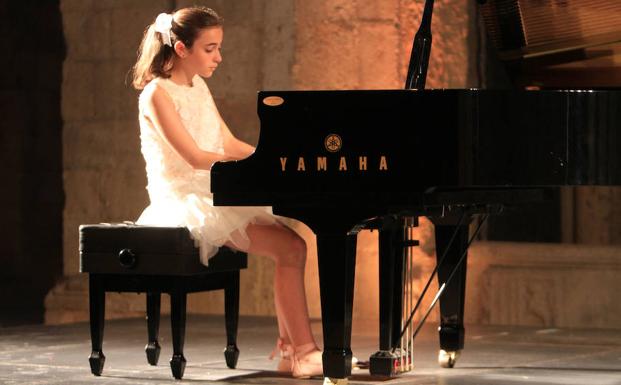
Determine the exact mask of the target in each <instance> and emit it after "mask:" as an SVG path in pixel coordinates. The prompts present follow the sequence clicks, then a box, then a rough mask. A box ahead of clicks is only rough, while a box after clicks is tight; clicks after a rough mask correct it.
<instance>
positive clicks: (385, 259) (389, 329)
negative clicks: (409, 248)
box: [369, 218, 403, 376]
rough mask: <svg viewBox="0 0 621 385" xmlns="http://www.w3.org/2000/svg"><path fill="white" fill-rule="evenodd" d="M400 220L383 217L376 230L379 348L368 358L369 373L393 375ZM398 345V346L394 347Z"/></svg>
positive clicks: (400, 276) (399, 279)
mask: <svg viewBox="0 0 621 385" xmlns="http://www.w3.org/2000/svg"><path fill="white" fill-rule="evenodd" d="M402 244H403V223H402V221H399V220H394V219H391V218H386V219H385V220H384V223H383V225H382V226H381V227H380V229H379V297H380V298H379V302H380V303H379V317H380V319H379V323H380V330H379V351H377V352H375V353H374V354H373V355H372V356H371V357H370V359H369V372H370V373H371V374H372V375H379V376H395V375H396V374H397V373H398V372H399V370H398V369H399V368H398V367H397V366H396V365H398V364H399V356H398V355H397V354H395V353H393V352H392V349H393V347H394V345H393V344H399V341H398V340H399V334H400V333H401V318H402V314H401V310H402V302H403V274H402V271H403V246H402ZM397 348H399V346H397Z"/></svg>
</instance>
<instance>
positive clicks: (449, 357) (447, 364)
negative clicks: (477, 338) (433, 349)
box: [438, 349, 460, 368]
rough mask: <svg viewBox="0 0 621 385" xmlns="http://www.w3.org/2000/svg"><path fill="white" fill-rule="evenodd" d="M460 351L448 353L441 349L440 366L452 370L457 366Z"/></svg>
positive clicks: (439, 353) (439, 354)
mask: <svg viewBox="0 0 621 385" xmlns="http://www.w3.org/2000/svg"><path fill="white" fill-rule="evenodd" d="M459 354H460V351H459V350H455V351H448V352H447V351H446V350H444V349H440V351H439V352H438V364H439V365H440V367H442V368H452V367H453V366H455V363H456V362H457V359H458V358H459Z"/></svg>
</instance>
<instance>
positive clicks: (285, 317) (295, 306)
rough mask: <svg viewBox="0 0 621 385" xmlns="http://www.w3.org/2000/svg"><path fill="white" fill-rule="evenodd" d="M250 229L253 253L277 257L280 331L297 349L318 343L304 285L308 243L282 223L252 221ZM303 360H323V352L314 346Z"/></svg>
mask: <svg viewBox="0 0 621 385" xmlns="http://www.w3.org/2000/svg"><path fill="white" fill-rule="evenodd" d="M246 233H247V234H248V237H249V238H250V246H249V247H248V250H246V251H247V252H248V253H250V254H255V255H262V256H267V257H270V258H271V259H273V260H274V262H275V265H276V268H275V272H274V300H275V303H276V314H277V316H278V318H279V333H280V336H281V338H282V337H289V340H290V341H291V343H292V345H293V347H294V348H295V349H296V350H299V351H304V352H305V353H306V350H308V349H309V348H314V347H315V346H316V343H315V339H314V338H313V335H312V332H311V328H310V321H309V315H308V308H307V304H306V292H305V288H304V266H305V263H306V244H305V242H304V240H303V239H302V238H301V237H300V236H299V235H297V233H295V232H294V231H293V230H291V229H289V228H288V227H286V226H283V225H281V224H274V225H249V226H248V227H247V228H246ZM302 361H305V362H308V363H312V364H317V363H319V364H320V363H321V353H320V352H319V351H318V350H316V349H310V354H306V355H305V356H304V358H303V360H302Z"/></svg>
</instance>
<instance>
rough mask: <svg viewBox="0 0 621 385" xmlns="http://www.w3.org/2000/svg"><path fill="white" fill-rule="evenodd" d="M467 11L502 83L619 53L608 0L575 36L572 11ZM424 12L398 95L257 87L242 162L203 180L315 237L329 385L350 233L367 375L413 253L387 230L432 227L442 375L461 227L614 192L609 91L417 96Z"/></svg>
mask: <svg viewBox="0 0 621 385" xmlns="http://www.w3.org/2000/svg"><path fill="white" fill-rule="evenodd" d="M479 3H482V4H481V5H480V8H481V14H482V15H483V18H484V20H485V23H486V25H487V26H488V29H489V33H490V41H492V42H494V43H495V45H496V48H497V51H498V52H499V53H500V56H501V58H502V59H503V60H504V61H505V62H506V64H507V65H508V66H509V68H513V70H512V71H515V68H518V72H514V73H521V74H523V73H525V71H521V72H519V69H520V68H532V65H531V64H532V63H533V62H535V61H538V62H542V58H544V59H545V58H552V59H550V60H560V59H559V58H567V57H574V56H576V54H577V53H579V52H580V50H583V49H584V48H585V47H589V46H592V45H596V44H604V43H611V42H618V41H621V25H619V23H618V20H619V16H620V15H621V4H618V2H616V1H614V0H588V1H585V3H590V4H582V2H580V6H584V7H585V8H588V7H589V5H590V6H591V7H592V8H593V7H598V6H605V7H607V8H606V9H607V10H606V12H604V13H603V14H604V15H609V16H611V18H610V20H609V21H608V23H607V22H606V20H602V18H601V17H599V18H597V25H596V26H595V27H593V28H590V29H589V28H587V27H585V26H584V25H581V29H580V31H578V32H576V31H575V28H574V29H572V28H571V26H570V27H567V26H566V27H562V26H563V25H564V23H563V20H558V17H559V16H558V15H559V14H560V15H563V14H567V15H569V14H575V15H580V14H581V13H580V12H582V11H581V10H580V9H578V8H577V7H578V6H577V5H576V4H575V3H574V4H573V5H572V4H570V3H572V2H566V1H549V2H541V1H535V0H495V1H494V0H487V1H479ZM425 7H426V9H425V16H426V17H427V20H425V16H424V17H423V22H422V24H421V29H420V30H419V33H418V34H417V38H416V39H415V44H414V48H413V54H412V60H411V63H410V74H409V75H408V79H407V81H406V88H408V89H403V90H380V91H364V90H363V91H353V90H343V91H261V92H259V94H258V115H259V119H260V121H261V130H260V136H259V141H258V145H257V150H256V152H255V153H254V154H253V155H251V156H250V157H248V158H247V159H244V160H240V161H235V162H221V163H217V164H215V165H214V167H213V168H212V171H211V174H212V185H211V189H212V192H213V194H214V204H216V205H223V206H272V207H273V211H274V213H275V214H278V215H282V216H286V217H291V218H295V219H297V220H300V221H302V222H304V223H305V224H307V225H308V226H309V227H310V228H311V229H312V230H313V232H314V233H315V234H316V236H317V250H318V264H319V279H320V292H321V312H322V322H323V339H324V340H323V341H324V353H323V362H324V376H325V377H326V378H329V379H330V380H331V381H332V382H338V381H339V380H340V379H346V378H347V377H348V376H349V375H350V374H351V362H352V361H351V357H352V352H351V348H350V342H351V325H352V306H353V293H354V290H353V287H354V274H355V271H354V270H355V257H356V236H357V233H358V232H359V231H360V230H362V229H365V228H372V229H377V230H378V231H379V243H380V245H379V258H380V272H379V273H380V277H379V278H380V331H379V340H380V341H379V350H378V352H377V353H376V354H374V355H373V356H372V357H371V373H372V374H384V375H393V374H395V373H396V372H397V371H398V370H397V369H398V368H396V366H398V363H397V362H398V361H396V359H395V357H396V356H398V355H399V354H400V353H399V352H401V351H402V349H403V348H404V347H403V346H399V342H398V339H399V336H400V334H401V332H402V330H401V328H402V326H403V325H402V320H403V314H402V312H403V310H402V309H403V306H402V305H403V298H402V297H401V293H402V292H403V285H404V279H403V274H402V273H401V272H402V270H403V268H404V259H403V255H404V250H406V249H407V248H408V247H411V246H412V245H414V244H415V240H412V239H408V237H407V236H404V231H403V228H404V226H411V225H412V224H415V222H416V218H417V217H419V216H427V217H428V218H429V219H430V220H431V221H432V222H433V223H434V225H435V237H436V253H437V255H438V259H440V258H441V257H440V256H442V259H443V263H442V265H441V266H438V268H437V275H438V281H439V283H440V284H443V283H445V284H446V287H445V288H444V290H443V292H442V297H441V298H440V301H439V304H440V327H439V339H440V351H441V352H444V354H445V355H444V358H443V359H444V362H441V364H443V366H446V367H452V366H453V365H454V363H455V359H456V357H457V354H458V353H459V351H461V350H462V349H463V348H464V335H465V330H464V325H463V319H464V318H463V314H464V296H465V282H466V261H465V259H466V258H464V257H465V256H466V255H467V248H468V245H469V241H470V239H469V225H470V223H471V221H472V218H473V217H476V216H477V215H479V214H485V213H498V212H501V211H502V209H503V208H504V207H506V206H517V207H519V206H521V205H526V204H529V203H531V202H538V201H542V200H545V199H547V198H548V197H549V196H550V195H551V192H554V191H555V189H558V187H559V186H579V185H609V186H610V185H621V151H619V149H621V90H617V89H612V88H584V89H580V88H578V89H576V88H570V87H568V88H563V89H542V87H538V88H539V89H536V90H533V89H525V88H524V85H528V84H524V83H520V82H518V81H515V82H514V84H516V85H517V86H516V87H514V88H513V89H424V77H425V73H426V64H425V63H424V62H425V61H426V60H427V58H428V55H429V49H430V44H431V35H430V34H428V32H429V29H430V20H431V11H432V7H433V1H431V0H427V2H426V5H425ZM537 7H539V8H537ZM592 8H591V9H592ZM587 11H588V9H587ZM587 11H585V12H587ZM563 12H564V13H563ZM572 12H573V13H572ZM546 18H547V19H546ZM542 20H557V24H558V25H559V27H558V28H547V32H546V29H544V30H541V28H540V26H541V21H542ZM589 20H590V19H589ZM615 20H616V22H615ZM610 23H612V24H614V25H612V26H611V25H610ZM615 23H616V24H615ZM426 24H427V25H426ZM565 24H566V23H565ZM563 28H565V29H563ZM546 33H548V34H549V35H550V36H548V39H546V37H545V34H546ZM537 34H538V35H537ZM540 35H543V37H541V36H540ZM533 36H537V37H538V39H535V40H534V42H533V40H532V37H533ZM533 58H534V59H533ZM421 63H422V67H421ZM417 77H418V79H416V78H417ZM515 79H518V77H514V80H515ZM520 79H521V80H523V78H520ZM421 84H422V86H421ZM543 88H545V87H543ZM449 277H451V278H452V279H451V280H450V281H448V279H449ZM447 281H448V282H447ZM409 359H411V356H410V358H409Z"/></svg>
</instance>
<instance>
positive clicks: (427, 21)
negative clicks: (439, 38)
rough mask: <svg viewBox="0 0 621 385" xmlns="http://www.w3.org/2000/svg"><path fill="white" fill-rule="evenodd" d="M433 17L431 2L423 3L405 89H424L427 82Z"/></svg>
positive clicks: (428, 0) (431, 0)
mask: <svg viewBox="0 0 621 385" xmlns="http://www.w3.org/2000/svg"><path fill="white" fill-rule="evenodd" d="M432 15H433V0H427V1H425V10H424V11H423V17H422V19H421V22H420V27H418V32H416V35H415V36H414V44H413V45H412V54H411V56H410V65H409V66H408V75H407V78H406V80H405V89H406V90H411V89H417V90H423V89H425V82H426V80H427V67H428V66H429V55H430V53H431V16H432Z"/></svg>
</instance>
